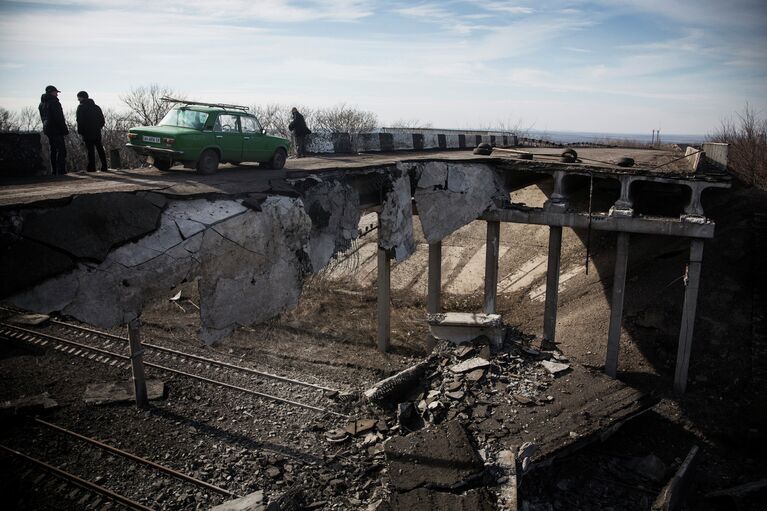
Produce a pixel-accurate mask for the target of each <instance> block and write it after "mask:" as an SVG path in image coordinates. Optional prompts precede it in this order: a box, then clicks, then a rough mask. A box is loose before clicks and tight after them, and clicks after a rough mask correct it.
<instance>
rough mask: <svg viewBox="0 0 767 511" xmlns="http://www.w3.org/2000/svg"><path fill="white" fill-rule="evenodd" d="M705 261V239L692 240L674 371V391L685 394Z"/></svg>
mask: <svg viewBox="0 0 767 511" xmlns="http://www.w3.org/2000/svg"><path fill="white" fill-rule="evenodd" d="M702 263H703V240H699V239H692V240H690V261H689V263H687V275H686V277H687V278H686V283H685V284H686V285H685V290H684V309H683V310H682V327H681V329H680V331H679V345H678V347H677V354H676V370H675V372H674V393H675V394H677V395H681V394H684V392H685V390H686V389H687V370H688V369H689V367H690V353H691V351H692V334H693V329H694V327H695V309H696V307H697V305H698V288H699V286H700V268H701V265H702Z"/></svg>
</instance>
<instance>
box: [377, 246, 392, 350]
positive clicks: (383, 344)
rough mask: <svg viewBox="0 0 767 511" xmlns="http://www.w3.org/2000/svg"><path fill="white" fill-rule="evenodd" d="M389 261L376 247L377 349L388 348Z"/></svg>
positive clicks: (389, 321)
mask: <svg viewBox="0 0 767 511" xmlns="http://www.w3.org/2000/svg"><path fill="white" fill-rule="evenodd" d="M390 288H391V261H390V260H389V255H388V254H387V253H386V250H384V249H382V248H381V247H378V351H381V352H386V351H388V350H389V340H390V331H389V330H390V324H391V306H390V299H389V297H390Z"/></svg>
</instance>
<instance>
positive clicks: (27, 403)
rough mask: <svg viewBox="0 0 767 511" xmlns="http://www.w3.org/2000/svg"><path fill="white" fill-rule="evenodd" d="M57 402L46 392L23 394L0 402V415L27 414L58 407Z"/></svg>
mask: <svg viewBox="0 0 767 511" xmlns="http://www.w3.org/2000/svg"><path fill="white" fill-rule="evenodd" d="M58 406H59V404H58V403H57V402H56V401H54V400H53V399H51V398H50V397H49V396H48V393H47V392H45V393H43V394H38V395H36V396H25V397H20V398H18V399H12V400H9V401H3V402H2V403H0V415H1V416H4V417H7V416H11V415H27V414H34V413H39V412H44V411H48V410H52V409H54V408H58Z"/></svg>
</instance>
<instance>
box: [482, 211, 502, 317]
mask: <svg viewBox="0 0 767 511" xmlns="http://www.w3.org/2000/svg"><path fill="white" fill-rule="evenodd" d="M500 242H501V222H498V221H496V220H492V221H491V220H488V222H487V245H486V250H485V314H495V311H496V298H497V295H498V254H499V250H500Z"/></svg>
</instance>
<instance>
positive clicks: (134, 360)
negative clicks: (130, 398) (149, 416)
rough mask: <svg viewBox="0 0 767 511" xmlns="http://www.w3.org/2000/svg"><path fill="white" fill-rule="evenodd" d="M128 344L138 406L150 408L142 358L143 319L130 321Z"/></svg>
mask: <svg viewBox="0 0 767 511" xmlns="http://www.w3.org/2000/svg"><path fill="white" fill-rule="evenodd" d="M128 346H129V349H130V362H131V370H132V372H133V390H134V392H135V395H136V406H137V407H139V408H149V399H148V398H147V394H146V377H145V376H144V362H143V361H142V359H141V356H142V355H143V353H144V350H143V349H142V348H141V321H139V319H138V318H133V319H132V320H130V322H129V323H128Z"/></svg>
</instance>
